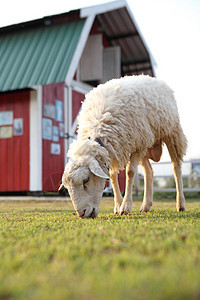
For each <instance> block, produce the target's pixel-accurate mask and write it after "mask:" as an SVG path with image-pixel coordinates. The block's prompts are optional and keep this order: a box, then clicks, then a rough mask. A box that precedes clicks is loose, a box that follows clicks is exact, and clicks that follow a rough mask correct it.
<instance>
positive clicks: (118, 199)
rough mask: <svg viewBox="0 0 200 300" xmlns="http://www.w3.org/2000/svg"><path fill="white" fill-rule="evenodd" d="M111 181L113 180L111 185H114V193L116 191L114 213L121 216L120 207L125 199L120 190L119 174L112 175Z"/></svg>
mask: <svg viewBox="0 0 200 300" xmlns="http://www.w3.org/2000/svg"><path fill="white" fill-rule="evenodd" d="M110 180H111V184H112V187H113V191H114V202H115V208H114V213H115V214H119V213H120V206H121V204H122V200H123V198H122V195H121V192H120V188H119V183H118V173H117V172H114V173H111V174H110Z"/></svg>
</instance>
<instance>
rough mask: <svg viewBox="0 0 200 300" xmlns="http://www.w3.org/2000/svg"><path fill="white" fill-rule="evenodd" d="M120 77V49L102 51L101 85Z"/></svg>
mask: <svg viewBox="0 0 200 300" xmlns="http://www.w3.org/2000/svg"><path fill="white" fill-rule="evenodd" d="M120 76H121V52H120V47H118V46H116V47H109V48H105V49H103V80H102V83H104V82H106V81H107V80H110V79H112V78H119V77H120Z"/></svg>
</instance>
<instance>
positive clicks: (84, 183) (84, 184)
mask: <svg viewBox="0 0 200 300" xmlns="http://www.w3.org/2000/svg"><path fill="white" fill-rule="evenodd" d="M89 180H90V178H89V177H88V178H87V179H85V180H83V187H84V190H86V189H87V187H86V183H87V182H88V181H89Z"/></svg>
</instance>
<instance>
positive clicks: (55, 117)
mask: <svg viewBox="0 0 200 300" xmlns="http://www.w3.org/2000/svg"><path fill="white" fill-rule="evenodd" d="M42 103H43V105H42V153H43V155H42V162H43V163H42V186H43V187H42V189H43V191H57V189H58V187H59V185H60V183H61V177H62V173H63V171H64V158H65V153H64V122H65V120H64V116H65V107H64V83H54V84H49V85H44V86H43V91H42Z"/></svg>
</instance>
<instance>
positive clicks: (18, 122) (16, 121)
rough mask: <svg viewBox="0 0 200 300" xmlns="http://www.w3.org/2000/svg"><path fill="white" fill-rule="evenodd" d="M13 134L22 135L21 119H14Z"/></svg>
mask: <svg viewBox="0 0 200 300" xmlns="http://www.w3.org/2000/svg"><path fill="white" fill-rule="evenodd" d="M14 135H23V119H22V118H18V119H14Z"/></svg>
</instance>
